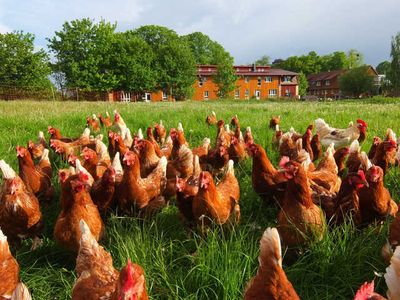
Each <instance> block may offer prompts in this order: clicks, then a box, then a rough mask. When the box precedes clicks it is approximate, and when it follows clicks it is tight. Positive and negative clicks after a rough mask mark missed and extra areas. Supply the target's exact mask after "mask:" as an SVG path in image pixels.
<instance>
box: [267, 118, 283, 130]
mask: <svg viewBox="0 0 400 300" xmlns="http://www.w3.org/2000/svg"><path fill="white" fill-rule="evenodd" d="M280 123H281V116H275V117H272V118H271V120H270V121H269V128H271V129H275V128H276V125H279V124H280Z"/></svg>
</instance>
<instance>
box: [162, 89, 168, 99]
mask: <svg viewBox="0 0 400 300" xmlns="http://www.w3.org/2000/svg"><path fill="white" fill-rule="evenodd" d="M162 99H163V100H168V95H167V92H166V91H163V92H162Z"/></svg>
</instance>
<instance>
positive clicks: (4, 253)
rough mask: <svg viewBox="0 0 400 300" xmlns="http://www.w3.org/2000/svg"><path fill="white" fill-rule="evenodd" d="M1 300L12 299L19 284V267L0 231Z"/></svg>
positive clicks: (5, 238)
mask: <svg viewBox="0 0 400 300" xmlns="http://www.w3.org/2000/svg"><path fill="white" fill-rule="evenodd" d="M0 281H1V284H0V299H10V297H11V295H12V293H13V291H14V290H15V288H16V286H17V284H18V282H19V265H18V263H17V261H16V260H15V258H14V257H13V256H12V254H11V252H10V248H9V246H8V242H7V237H6V236H5V235H4V234H3V232H2V231H1V230H0Z"/></svg>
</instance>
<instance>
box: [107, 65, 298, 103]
mask: <svg viewBox="0 0 400 300" xmlns="http://www.w3.org/2000/svg"><path fill="white" fill-rule="evenodd" d="M234 69H235V73H236V75H237V77H238V79H237V81H236V87H235V90H234V91H233V92H232V94H231V95H230V97H232V98H234V99H242V100H246V99H250V98H255V99H268V98H278V97H289V98H295V97H298V94H299V88H298V79H297V75H298V74H297V73H294V72H290V71H286V70H282V69H271V67H270V66H234ZM216 72H217V67H216V66H215V65H199V66H198V68H197V79H196V81H195V83H194V84H193V88H194V93H193V96H192V100H198V101H203V100H216V99H218V87H217V85H216V84H215V83H214V82H213V76H214V75H215V74H216ZM109 100H110V101H138V100H145V101H174V99H173V98H172V97H171V96H170V95H169V94H168V92H167V91H158V92H151V93H150V92H149V93H145V94H144V95H141V96H135V95H132V94H130V93H127V92H122V91H117V92H112V93H110V95H109Z"/></svg>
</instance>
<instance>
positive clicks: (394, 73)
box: [388, 32, 400, 93]
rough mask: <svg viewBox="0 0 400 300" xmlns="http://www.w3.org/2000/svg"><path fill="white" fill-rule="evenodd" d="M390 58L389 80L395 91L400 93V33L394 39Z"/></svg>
mask: <svg viewBox="0 0 400 300" xmlns="http://www.w3.org/2000/svg"><path fill="white" fill-rule="evenodd" d="M390 56H391V58H392V61H391V62H390V69H389V74H388V75H389V76H388V77H389V80H390V84H391V86H392V88H393V90H394V91H395V92H396V93H398V92H400V32H399V33H397V34H396V35H395V36H394V37H392V43H391V50H390Z"/></svg>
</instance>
